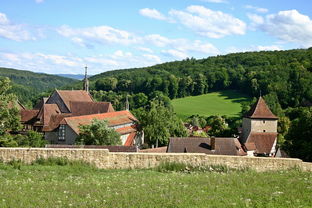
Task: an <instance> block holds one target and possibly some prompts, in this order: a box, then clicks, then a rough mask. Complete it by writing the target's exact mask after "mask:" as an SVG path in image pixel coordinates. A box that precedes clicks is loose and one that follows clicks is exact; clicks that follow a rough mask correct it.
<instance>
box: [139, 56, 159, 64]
mask: <svg viewBox="0 0 312 208" xmlns="http://www.w3.org/2000/svg"><path fill="white" fill-rule="evenodd" d="M143 57H145V58H147V59H148V60H151V61H153V62H155V63H161V59H160V58H159V57H158V56H156V55H153V54H143Z"/></svg>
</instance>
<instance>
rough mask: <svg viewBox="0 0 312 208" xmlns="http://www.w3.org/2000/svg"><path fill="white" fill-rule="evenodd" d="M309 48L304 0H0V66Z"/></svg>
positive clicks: (67, 69) (55, 66) (74, 68)
mask: <svg viewBox="0 0 312 208" xmlns="http://www.w3.org/2000/svg"><path fill="white" fill-rule="evenodd" d="M311 46H312V3H311V1H310V0H296V1H294V0H272V1H269V0H253V1H247V0H235V1H234V0H132V1H129V0H128V1H126V0H123V1H121V0H114V1H108V0H88V1H86V0H84V1H82V0H1V2H0V66H1V67H10V68H16V69H23V70H30V71H34V72H44V73H49V74H57V73H70V74H81V73H83V72H84V66H85V65H88V67H89V71H90V74H97V73H101V72H104V71H108V70H114V69H123V68H132V67H143V66H151V65H154V64H158V63H163V62H168V61H174V60H182V59H185V58H187V57H194V58H206V57H208V56H215V55H222V54H228V53H233V52H242V51H260V50H286V49H294V48H308V47H311Z"/></svg>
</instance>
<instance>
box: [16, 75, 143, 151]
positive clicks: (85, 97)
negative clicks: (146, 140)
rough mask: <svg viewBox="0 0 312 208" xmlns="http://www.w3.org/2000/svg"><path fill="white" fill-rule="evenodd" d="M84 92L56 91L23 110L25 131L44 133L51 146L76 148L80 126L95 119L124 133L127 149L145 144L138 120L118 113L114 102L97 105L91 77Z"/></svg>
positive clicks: (22, 120) (123, 140) (84, 85)
mask: <svg viewBox="0 0 312 208" xmlns="http://www.w3.org/2000/svg"><path fill="white" fill-rule="evenodd" d="M86 70H87V69H86ZM86 73H87V72H86ZM83 89H84V90H55V91H54V92H53V93H52V94H51V96H50V97H48V98H42V99H41V100H40V101H39V102H38V103H37V105H35V107H34V109H32V110H26V109H21V110H20V113H21V123H22V125H23V126H24V128H23V130H24V131H28V130H35V131H38V132H43V133H44V137H45V139H46V140H47V141H49V142H50V143H51V144H67V145H72V144H75V139H76V138H77V136H78V135H79V125H89V124H91V122H92V120H93V119H99V120H107V121H108V126H109V127H110V128H114V129H115V130H116V131H117V132H118V133H120V135H121V137H120V138H121V141H122V144H123V145H126V146H131V145H137V146H141V145H142V144H143V133H140V132H139V131H137V126H136V124H135V123H136V122H137V119H136V118H135V117H134V116H133V115H132V114H131V113H130V111H128V110H125V111H115V110H114V108H113V106H112V104H111V103H110V102H95V101H94V100H93V98H92V97H91V95H90V94H89V81H88V79H87V74H86V75H85V79H84V84H83Z"/></svg>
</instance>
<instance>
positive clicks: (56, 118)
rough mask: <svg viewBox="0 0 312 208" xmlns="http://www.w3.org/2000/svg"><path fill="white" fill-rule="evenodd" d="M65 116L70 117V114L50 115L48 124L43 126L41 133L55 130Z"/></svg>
mask: <svg viewBox="0 0 312 208" xmlns="http://www.w3.org/2000/svg"><path fill="white" fill-rule="evenodd" d="M67 116H70V114H66V113H63V114H56V115H51V117H50V119H49V123H48V124H47V125H44V126H43V128H42V131H53V130H55V129H56V128H58V127H59V125H60V123H61V121H62V120H63V119H64V118H65V117H67Z"/></svg>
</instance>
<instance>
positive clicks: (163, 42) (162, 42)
mask: <svg viewBox="0 0 312 208" xmlns="http://www.w3.org/2000/svg"><path fill="white" fill-rule="evenodd" d="M144 39H145V41H147V42H149V43H151V44H153V45H155V46H157V47H165V46H167V45H169V44H170V42H171V40H170V39H169V38H166V37H163V36H161V35H159V34H151V35H147V36H145V38H144Z"/></svg>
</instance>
